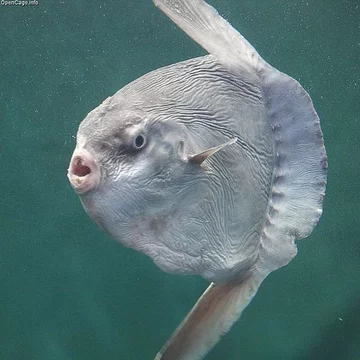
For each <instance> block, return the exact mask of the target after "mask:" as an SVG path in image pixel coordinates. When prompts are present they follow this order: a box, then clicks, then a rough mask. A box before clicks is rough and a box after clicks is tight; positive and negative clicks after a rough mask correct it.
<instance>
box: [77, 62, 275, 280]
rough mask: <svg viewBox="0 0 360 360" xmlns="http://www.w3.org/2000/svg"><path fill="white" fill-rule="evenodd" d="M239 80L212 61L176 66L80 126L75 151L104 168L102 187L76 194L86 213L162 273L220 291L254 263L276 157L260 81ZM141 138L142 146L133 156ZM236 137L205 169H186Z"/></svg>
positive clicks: (147, 79)
mask: <svg viewBox="0 0 360 360" xmlns="http://www.w3.org/2000/svg"><path fill="white" fill-rule="evenodd" d="M242 72H243V78H242V79H238V78H236V76H234V75H233V74H232V73H230V72H229V71H228V70H227V69H226V68H224V67H223V66H221V65H220V64H219V63H218V62H217V61H216V59H215V58H214V57H212V56H207V57H203V58H198V59H194V60H188V61H186V62H183V63H179V64H175V65H172V66H169V67H166V68H163V69H160V70H157V71H154V72H152V73H149V74H147V75H145V76H144V77H142V78H140V79H139V80H137V81H135V82H133V83H131V84H129V85H128V86H126V87H125V88H123V89H122V90H120V91H119V92H118V93H116V94H115V95H114V96H113V97H111V98H108V99H107V100H105V101H104V103H103V104H102V105H100V106H99V107H98V108H97V109H95V110H93V111H92V112H91V113H90V114H89V115H88V116H87V117H86V119H85V120H84V121H83V122H82V123H81V125H80V128H79V131H78V144H77V148H78V150H77V151H80V152H81V151H82V150H86V151H87V152H88V153H89V154H91V156H92V157H93V158H94V159H95V160H96V162H97V163H98V164H99V167H100V168H101V181H100V184H99V185H98V186H96V187H94V188H93V189H91V190H90V191H88V192H86V193H84V194H81V195H80V196H81V201H82V203H83V205H84V207H85V209H86V211H87V212H88V214H89V215H90V216H91V217H92V218H93V219H94V220H95V221H96V222H97V223H98V224H99V225H100V226H101V227H102V228H103V229H104V230H105V231H106V232H108V233H109V234H110V235H111V236H112V237H114V238H116V239H117V240H118V241H119V242H121V243H122V244H123V245H125V246H129V247H132V248H134V249H136V250H140V251H142V252H144V253H146V254H147V255H149V256H150V257H151V258H153V260H154V261H155V263H156V264H157V265H158V266H159V267H161V268H162V269H163V270H165V271H168V272H173V273H180V274H200V275H202V276H203V277H205V278H207V279H208V280H210V281H218V282H222V281H224V280H228V279H230V278H231V277H232V276H235V275H236V276H241V273H242V272H243V273H244V274H245V273H246V272H247V271H248V270H249V269H251V268H252V266H253V265H254V263H255V262H256V258H257V256H258V247H259V238H260V237H259V234H260V232H261V229H262V227H263V223H264V216H265V213H266V207H267V204H268V197H269V192H270V186H271V179H272V169H273V157H274V149H273V143H272V141H271V130H270V127H269V124H268V123H267V122H266V121H265V120H266V118H265V110H264V104H263V99H262V93H261V91H260V89H259V86H257V83H258V82H259V78H258V77H256V76H254V75H253V74H251V73H250V72H249V71H248V70H247V69H246V68H243V69H242ZM247 72H248V74H247ZM175 84H176V85H175ZM139 134H141V135H142V136H144V137H145V139H146V143H145V145H144V146H143V148H141V149H136V148H135V147H134V141H135V139H136V136H137V135H139ZM235 136H236V137H237V138H238V141H237V142H236V143H235V144H233V145H231V146H227V147H225V148H224V149H222V150H220V151H219V152H218V153H216V154H214V155H213V156H211V157H210V158H209V159H207V160H206V161H205V162H204V163H203V164H201V165H198V164H193V163H191V162H189V161H188V160H187V158H188V156H189V155H191V154H195V153H198V152H201V151H203V150H206V149H208V148H209V147H212V146H216V145H220V144H222V143H224V142H226V141H228V140H229V139H231V138H233V137H235Z"/></svg>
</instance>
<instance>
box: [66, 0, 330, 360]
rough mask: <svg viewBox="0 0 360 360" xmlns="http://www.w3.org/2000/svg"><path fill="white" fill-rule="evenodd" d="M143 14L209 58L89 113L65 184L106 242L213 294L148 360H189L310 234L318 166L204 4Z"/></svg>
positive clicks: (262, 78)
mask: <svg viewBox="0 0 360 360" xmlns="http://www.w3.org/2000/svg"><path fill="white" fill-rule="evenodd" d="M153 1H154V3H155V5H156V6H158V7H159V8H160V9H161V10H162V11H163V12H164V13H165V14H166V15H167V16H169V17H170V18H171V19H172V20H173V21H174V22H175V23H176V24H177V25H178V26H179V27H180V28H182V29H183V30H184V31H185V32H186V33H187V34H188V35H189V36H190V37H192V38H193V40H195V41H196V42H197V43H199V44H200V45H201V46H202V47H203V48H204V49H206V50H207V51H208V52H209V53H210V54H211V55H208V56H204V57H201V58H197V59H192V60H187V61H184V62H182V63H178V64H174V65H170V66H168V67H165V68H162V69H159V70H155V71H153V72H151V73H149V74H146V75H144V76H143V77H141V78H139V79H138V80H135V81H134V82H132V83H130V84H128V85H127V86H125V87H124V88H123V89H121V90H120V91H118V92H117V93H116V94H115V95H114V96H112V97H110V98H108V99H107V100H105V101H104V103H103V104H101V105H100V106H99V107H98V108H96V109H95V110H93V111H92V112H91V113H89V114H88V116H87V117H86V118H85V119H84V121H83V122H82V123H81V125H80V127H79V131H78V135H77V146H76V149H75V151H74V154H73V157H72V159H71V162H70V167H69V172H68V176H69V180H70V182H71V184H72V186H73V188H74V190H75V191H76V192H77V193H78V195H79V196H80V199H81V202H82V204H83V206H84V208H85V210H86V211H87V212H88V214H89V215H90V216H91V217H92V218H93V219H94V221H96V222H97V223H98V224H99V225H100V226H101V227H102V228H103V229H104V230H105V231H106V232H107V233H109V234H110V236H112V237H113V238H115V239H116V240H118V241H119V242H120V243H122V244H123V245H125V246H128V247H132V248H134V249H136V250H139V251H141V252H143V253H145V254H147V255H148V256H150V257H151V258H152V259H153V260H154V262H155V263H156V264H157V265H158V266H159V267H160V268H161V269H163V270H165V271H168V272H172V273H178V274H199V275H201V276H202V277H204V278H205V279H208V280H210V281H212V282H213V283H212V284H210V286H209V288H208V289H207V290H206V291H205V292H204V294H203V295H202V296H201V297H200V299H199V300H198V302H197V303H196V304H195V306H194V307H193V309H192V310H191V311H190V312H189V314H188V315H187V316H186V318H185V319H184V320H183V322H182V323H181V324H180V325H179V327H178V328H177V329H176V331H175V332H174V334H173V335H172V336H171V337H170V339H169V340H168V341H167V342H166V343H165V345H164V346H163V348H162V349H161V350H160V351H159V352H158V354H157V355H156V358H155V360H199V359H202V358H203V356H204V355H205V354H206V353H207V352H208V351H209V349H210V348H211V347H212V346H213V345H214V344H215V343H216V342H217V341H218V340H219V338H220V336H221V335H222V334H224V333H225V332H227V331H228V330H229V329H230V327H231V326H232V324H233V323H234V322H235V321H236V320H237V318H238V317H239V316H240V314H241V312H242V311H243V309H244V308H245V307H246V306H247V304H248V303H249V302H250V301H251V299H252V297H253V296H254V295H255V294H256V291H257V289H258V288H259V286H260V284H261V282H262V281H263V280H264V279H265V277H266V276H267V275H268V274H269V273H270V272H271V271H274V270H276V269H277V268H279V267H281V266H284V265H286V264H287V263H288V262H289V261H290V260H291V259H292V258H293V257H294V256H295V255H296V246H295V240H296V239H301V238H304V237H306V236H308V235H309V234H310V233H311V231H312V229H313V228H314V226H315V225H316V223H317V222H318V220H319V218H320V216H321V213H322V202H323V197H324V193H325V184H326V169H327V162H326V153H325V148H324V143H323V139H322V132H321V129H320V124H319V118H318V116H317V114H316V112H315V110H314V107H313V104H312V101H311V99H310V97H309V95H308V94H307V93H306V91H305V90H304V89H303V88H302V87H301V85H300V84H299V83H298V82H297V81H296V80H294V79H292V78H291V77H289V76H287V75H285V74H283V73H281V72H280V71H278V70H276V69H274V68H273V67H271V66H270V65H269V64H267V63H266V62H265V61H264V60H263V59H262V58H261V57H260V56H259V54H258V53H257V52H256V50H255V49H254V48H253V47H252V46H251V45H250V44H249V43H248V42H247V41H246V40H245V39H244V38H243V37H242V36H241V35H240V34H239V33H238V32H237V31H236V30H235V29H234V28H232V26H231V25H230V24H229V23H227V22H226V21H225V20H224V19H223V18H222V17H221V16H220V15H219V14H218V13H217V12H216V10H215V9H213V8H212V7H211V6H209V5H208V4H206V3H205V2H204V1H202V0H153ZM214 149H217V150H218V151H217V152H214ZM204 154H206V156H204Z"/></svg>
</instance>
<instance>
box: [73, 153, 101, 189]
mask: <svg viewBox="0 0 360 360" xmlns="http://www.w3.org/2000/svg"><path fill="white" fill-rule="evenodd" d="M67 176H68V179H69V181H70V184H71V186H72V187H73V189H74V190H75V191H76V192H77V193H78V194H84V193H86V192H88V191H90V190H93V189H95V188H96V187H97V186H98V185H99V183H100V168H99V165H98V163H97V161H96V160H95V159H94V157H93V156H91V155H90V154H89V153H88V152H87V151H86V150H84V149H76V150H75V151H74V154H73V156H72V157H71V160H70V165H69V168H68V174H67Z"/></svg>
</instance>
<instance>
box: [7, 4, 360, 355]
mask: <svg viewBox="0 0 360 360" xmlns="http://www.w3.org/2000/svg"><path fill="white" fill-rule="evenodd" d="M38 2H39V3H38V5H37V6H27V7H21V6H11V7H10V6H8V7H5V6H0V174H1V175H0V189H1V203H0V360H5V359H6V360H7V359H10V360H20V359H21V360H23V359H25V360H27V359H30V360H35V359H36V360H48V359H50V360H70V359H71V360H81V359H84V360H85V359H86V360H91V359H96V360H99V359H105V360H113V359H131V360H132V359H134V360H137V359H149V360H151V359H153V356H154V355H155V354H156V352H157V351H158V349H159V348H160V346H161V345H162V343H163V342H164V341H165V340H166V339H167V337H168V336H169V335H170V333H171V332H172V330H173V329H174V328H175V327H176V326H177V325H178V323H179V322H180V321H181V320H182V318H183V317H184V315H185V314H186V312H187V311H188V310H189V309H190V307H191V306H192V304H193V303H194V302H195V300H196V299H197V298H198V296H199V295H200V294H201V293H202V291H203V290H204V289H205V287H206V286H207V284H206V282H205V281H204V280H202V279H200V278H197V277H180V276H174V275H168V274H165V273H163V272H161V271H160V270H158V269H157V268H156V267H155V265H153V263H152V262H151V260H149V259H148V258H146V257H145V256H143V255H141V254H139V253H136V252H134V251H132V250H129V249H125V248H123V247H122V246H121V245H119V244H117V243H115V242H114V241H112V240H111V239H109V238H108V237H107V236H106V235H105V234H103V233H102V232H101V231H100V230H99V229H98V228H97V227H96V226H95V225H94V224H93V223H92V222H91V221H90V219H89V218H88V217H87V215H86V214H85V212H84V211H83V209H82V207H81V205H80V203H79V201H78V199H77V197H76V195H75V194H74V192H73V191H72V189H71V187H70V185H69V184H68V181H67V178H66V169H67V166H68V162H69V158H70V156H71V153H72V150H73V148H74V135H75V134H76V130H77V126H78V124H79V122H80V121H81V120H82V119H83V118H84V117H85V115H86V114H87V113H88V112H89V111H90V110H91V109H93V108H94V107H95V106H97V105H98V104H99V103H100V102H101V101H102V100H104V98H106V97H107V96H109V95H112V94H113V93H114V92H116V91H117V90H118V89H119V88H121V87H122V86H123V85H125V84H126V83H128V82H130V81H131V80H133V79H135V78H137V77H139V76H140V75H142V74H144V73H146V72H148V71H150V70H152V69H155V68H158V67H160V66H163V65H167V64H170V63H174V62H176V61H180V60H183V59H188V58H191V57H194V56H198V55H202V54H204V52H203V51H202V50H201V49H200V48H199V47H198V46H196V45H195V44H194V43H193V42H192V41H191V40H190V39H188V38H187V36H186V35H184V34H183V33H182V32H181V31H180V30H178V29H177V28H176V27H175V26H174V25H173V24H172V23H171V22H170V21H169V20H167V19H166V18H165V17H164V16H163V15H162V14H161V13H160V12H159V11H158V10H157V9H156V8H155V7H154V6H153V5H152V3H151V1H150V0H146V1H145V0H141V1H140V0H139V1H133V0H118V1H114V0H111V1H108V2H102V1H94V0H91V1H84V0H82V1H60V2H57V1H56V2H55V1H53V2H49V1H45V0H38ZM212 4H213V5H214V6H215V7H216V8H217V9H218V10H219V11H220V13H222V14H223V15H224V16H225V17H226V18H227V19H228V20H229V21H230V22H231V23H232V24H233V26H235V27H236V28H237V29H239V30H241V31H242V33H243V34H244V36H245V37H246V38H247V39H248V40H249V41H250V42H251V43H252V44H253V45H254V46H255V47H256V48H257V50H258V51H259V52H260V54H261V55H262V56H263V57H264V58H265V59H266V60H268V61H269V62H270V63H271V64H272V65H274V66H275V67H277V68H279V69H280V70H282V71H284V72H286V73H288V74H290V75H292V76H293V77H295V78H296V79H298V80H300V82H301V83H302V84H303V86H304V87H305V88H306V89H307V90H308V91H309V92H310V94H311V96H312V98H313V100H314V103H315V107H316V109H317V111H318V113H319V115H320V117H321V121H322V129H323V132H324V138H325V144H326V147H327V152H328V157H329V179H328V188H327V196H326V199H325V204H324V215H323V217H322V219H321V221H320V223H319V225H318V226H317V228H316V229H315V231H314V232H313V234H312V235H311V236H310V237H309V238H308V239H307V240H303V241H301V242H300V243H299V254H298V256H297V257H296V258H295V259H294V260H293V261H292V262H291V263H290V264H289V265H288V266H286V267H285V268H282V269H280V270H278V271H276V272H275V273H273V274H272V275H271V276H270V277H269V278H268V279H267V280H266V281H265V282H264V284H263V285H262V286H261V288H260V291H259V292H258V294H257V296H256V297H255V299H254V300H253V302H252V303H251V304H250V306H249V307H248V309H247V310H246V311H245V313H244V314H243V316H242V318H241V319H240V321H239V322H238V323H237V324H236V325H235V326H234V328H233V329H232V331H231V332H230V333H229V334H228V335H227V336H226V337H225V338H224V339H223V340H222V341H221V342H220V343H219V344H218V345H217V346H216V348H215V349H214V350H213V352H212V353H211V354H210V355H209V356H208V357H207V359H209V360H232V359H234V360H235V359H239V360H240V359H243V360H245V359H246V360H256V359H276V360H279V359H295V360H302V359H305V360H307V359H310V360H318V359H326V360H332V359H333V360H339V359H340V360H347V359H349V360H350V359H351V360H354V359H355V360H356V359H360V241H359V233H360V226H359V215H360V195H359V193H360V186H359V185H360V184H359V175H360V174H359V165H360V161H359V154H360V131H359V130H360V123H359V121H360V120H359V118H360V115H359V114H360V106H359V97H360V89H359V88H360V86H359V85H360V79H359V64H360V45H359V41H360V29H359V26H360V25H359V22H360V20H359V19H360V3H359V1H357V0H343V1H340V0H327V1H325V0H322V1H309V2H306V1H302V0H292V1H291V2H288V1H283V0H259V1H252V0H244V1H237V0H226V1H225V0H217V1H212Z"/></svg>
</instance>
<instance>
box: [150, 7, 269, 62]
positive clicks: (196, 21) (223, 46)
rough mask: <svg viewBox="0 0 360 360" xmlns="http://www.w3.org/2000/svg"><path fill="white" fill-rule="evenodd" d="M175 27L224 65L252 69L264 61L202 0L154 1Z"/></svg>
mask: <svg viewBox="0 0 360 360" xmlns="http://www.w3.org/2000/svg"><path fill="white" fill-rule="evenodd" d="M153 2H154V4H155V5H156V6H157V7H158V8H159V9H160V10H161V11H163V12H164V13H165V14H166V15H167V16H168V17H169V18H170V19H171V20H172V21H173V22H174V23H175V24H176V25H178V26H179V27H180V28H181V29H182V30H183V31H184V32H186V33H187V34H188V35H189V36H190V37H191V38H192V39H193V40H195V41H196V42H197V43H198V44H199V45H200V46H201V47H203V48H204V49H205V50H206V51H207V52H209V53H210V54H213V55H215V56H216V57H217V58H218V59H219V60H220V61H221V62H222V63H223V64H228V63H230V64H233V65H234V64H235V65H236V64H239V63H241V62H245V63H247V64H249V65H251V66H253V67H255V68H258V65H259V64H264V63H265V62H264V60H263V59H262V58H261V57H260V56H259V54H258V53H257V51H256V50H255V48H254V47H253V46H251V45H250V43H249V42H248V41H247V40H246V39H245V38H244V37H243V36H242V35H241V34H240V33H239V32H238V31H237V30H235V29H234V28H233V27H232V26H231V25H230V24H229V23H228V22H227V21H226V20H225V19H224V18H222V17H221V16H220V15H219V13H218V12H217V11H216V10H215V9H214V8H213V7H212V6H210V5H209V4H207V3H206V2H205V1H203V0H153Z"/></svg>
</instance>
